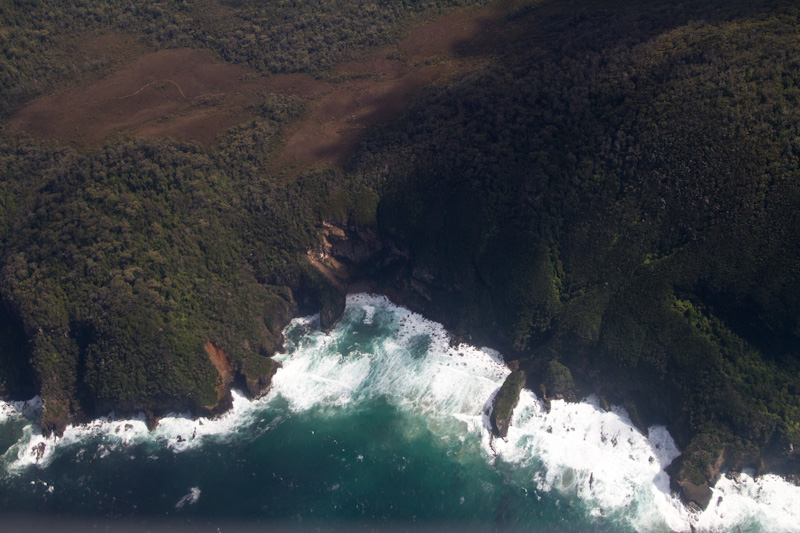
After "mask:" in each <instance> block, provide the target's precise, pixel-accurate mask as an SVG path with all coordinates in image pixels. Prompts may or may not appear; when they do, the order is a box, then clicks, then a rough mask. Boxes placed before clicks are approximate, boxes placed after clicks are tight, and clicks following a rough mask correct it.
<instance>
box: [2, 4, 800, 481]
mask: <svg viewBox="0 0 800 533" xmlns="http://www.w3.org/2000/svg"><path fill="white" fill-rule="evenodd" d="M476 3H479V2H469V1H467V0H463V1H462V0H452V1H435V0H430V1H423V2H382V3H377V2H370V1H368V0H348V1H343V2H323V1H307V2H255V1H250V0H236V1H227V2H222V1H216V0H190V1H187V2H174V1H172V0H160V1H157V2H149V3H147V4H142V5H133V6H131V5H129V4H123V3H120V2H99V1H95V0H88V1H85V2H69V3H65V2H53V1H49V0H45V1H41V2H15V3H13V4H9V5H4V6H3V7H1V8H0V21H2V23H1V24H0V54H2V56H1V57H0V63H2V70H0V94H1V95H2V96H0V114H3V115H7V114H8V113H9V112H10V111H11V110H13V109H14V108H15V107H16V106H17V105H19V104H20V102H22V101H24V100H25V99H28V98H30V97H31V96H33V95H36V94H40V93H42V92H44V91H46V90H48V89H49V88H51V87H53V85H54V84H55V83H57V82H58V83H61V82H63V80H70V79H72V80H74V79H83V80H85V79H88V78H91V77H92V76H99V75H100V74H102V73H103V72H107V71H108V70H109V69H110V68H112V67H113V65H111V64H110V63H109V64H106V63H98V64H92V63H85V62H81V56H80V55H79V54H78V55H75V54H73V52H74V51H75V46H76V45H75V41H74V39H76V38H79V37H74V36H76V35H78V36H80V34H83V33H86V32H94V33H97V32H106V31H123V32H129V33H131V34H133V35H136V36H137V39H140V40H141V42H143V43H144V44H145V45H146V46H149V47H152V48H157V47H170V46H193V47H202V48H207V49H211V50H214V51H215V52H217V53H218V54H219V56H220V57H222V58H223V59H225V60H229V61H234V62H238V63H242V64H247V65H250V66H252V67H255V68H257V69H259V70H261V71H262V72H299V71H308V72H317V73H320V72H322V71H323V70H324V69H326V68H328V67H330V66H331V65H333V64H334V63H335V62H337V61H340V60H342V59H345V58H347V57H349V55H350V54H352V53H355V52H357V51H359V50H364V49H366V48H367V47H370V46H374V45H376V44H381V43H386V42H388V41H389V40H390V39H391V38H393V37H395V36H397V35H398V32H400V31H401V28H402V23H403V22H405V21H408V20H410V19H412V18H413V17H416V16H420V15H423V14H431V13H435V12H438V11H440V10H442V9H444V8H447V7H450V6H457V5H466V4H476ZM798 17H800V11H799V10H798V8H797V7H796V6H794V5H793V4H792V3H791V2H784V1H780V0H778V1H775V2H772V3H771V4H770V5H768V6H767V5H764V6H760V5H753V4H752V3H750V2H738V1H733V2H731V1H721V0H719V1H711V2H690V3H679V2H672V1H668V0H659V1H653V2H623V3H610V4H608V5H604V4H603V3H602V2H601V3H600V4H599V5H596V3H590V4H583V3H568V2H564V3H561V2H548V3H546V4H545V5H539V4H530V5H526V6H521V7H520V9H519V10H518V11H515V12H513V13H511V14H510V15H509V16H508V17H507V18H506V20H507V21H508V23H509V26H507V27H504V28H503V31H502V32H499V33H492V32H488V34H487V35H488V40H486V41H485V42H482V43H478V45H476V46H474V47H473V48H467V47H464V48H463V50H462V53H464V54H470V53H473V51H474V50H476V49H481V50H483V51H486V50H488V51H489V52H490V53H491V61H488V62H486V63H485V66H483V67H480V68H476V69H475V70H473V71H472V72H471V73H469V74H467V75H465V76H463V77H461V78H460V79H457V80H455V81H452V82H451V83H449V84H448V85H445V86H437V87H433V88H430V89H428V90H427V91H426V92H424V93H423V94H420V95H418V96H417V98H416V100H415V104H414V105H413V106H412V107H411V108H410V109H409V110H408V112H407V113H406V115H405V116H404V117H403V118H402V120H399V121H397V122H395V123H393V124H391V125H389V126H387V127H385V128H383V129H379V130H375V131H373V132H371V133H370V135H369V136H368V137H367V138H366V139H365V140H364V141H363V143H362V145H361V147H360V149H359V150H358V151H357V153H356V156H355V157H354V158H353V160H352V161H351V162H350V163H349V164H348V166H347V168H346V169H345V170H336V169H330V168H328V169H317V170H314V171H310V172H308V173H305V174H303V175H301V176H300V177H298V178H297V179H296V180H295V179H288V178H286V177H284V176H274V175H271V173H270V170H269V169H270V168H271V167H270V161H271V157H272V154H273V150H274V148H275V147H276V146H277V145H278V143H279V142H280V131H281V127H282V126H283V124H285V123H286V121H288V120H290V119H291V118H292V117H296V116H298V115H299V114H300V113H302V111H303V107H302V103H301V102H300V101H299V100H297V99H293V98H289V97H277V96H271V97H265V98H263V99H262V100H263V101H264V102H265V103H264V105H263V106H259V107H255V108H253V109H251V110H250V111H251V112H252V114H253V120H252V121H251V122H250V123H248V124H244V125H242V126H239V127H237V128H234V129H233V130H231V131H229V132H228V133H227V134H226V135H225V136H224V137H223V138H222V139H221V141H220V143H219V148H215V149H208V150H207V149H201V148H199V147H197V146H194V145H182V144H177V143H173V142H169V141H134V140H130V139H125V138H120V139H116V140H114V141H112V142H109V143H108V144H107V145H106V146H104V147H103V148H101V149H99V150H97V151H96V152H93V153H80V152H77V151H74V150H72V149H68V148H63V147H59V146H54V145H50V144H47V143H37V142H33V141H31V140H29V139H25V138H21V137H16V136H13V135H11V134H9V133H8V132H0V176H2V179H0V243H1V246H2V255H1V256H0V300H2V306H1V307H0V309H2V312H0V319H2V320H4V323H2V324H0V334H3V333H4V334H5V335H4V340H3V346H0V348H3V349H4V354H3V356H2V357H0V364H3V365H4V366H3V368H12V367H13V371H12V372H10V374H9V375H11V374H13V375H15V376H16V375H17V372H19V373H20V374H19V376H20V377H19V379H17V378H13V379H12V378H5V380H4V381H3V382H2V384H0V385H2V386H3V387H4V392H5V393H7V394H10V393H13V392H19V393H21V392H22V391H23V390H24V389H25V388H26V387H30V386H31V384H32V383H33V384H35V385H38V386H39V387H40V388H41V391H42V393H43V395H45V396H46V397H47V398H51V399H57V400H58V402H51V403H50V404H49V405H51V408H49V409H50V410H49V411H48V413H47V416H49V417H50V419H53V420H55V419H57V418H59V417H60V416H61V415H63V414H64V413H68V411H69V410H73V411H80V410H85V411H91V410H92V406H93V405H94V406H95V407H96V408H99V407H100V406H104V405H106V404H108V403H114V402H129V403H130V404H134V405H144V406H145V407H147V406H150V405H155V404H156V403H157V402H158V401H159V400H162V399H164V398H190V399H191V400H192V401H193V402H194V404H196V405H200V406H207V405H210V404H213V403H214V401H216V396H215V395H216V391H215V386H216V385H217V384H218V383H219V377H218V376H217V375H216V373H215V371H214V368H213V367H212V366H211V365H210V363H209V361H208V356H207V355H206V354H205V352H204V350H203V344H204V342H206V341H208V340H212V341H213V342H214V343H215V344H216V345H217V346H219V347H221V348H223V349H224V350H225V351H226V353H228V355H229V357H230V359H231V363H232V364H233V366H234V367H235V368H236V369H237V370H241V371H243V372H244V373H245V374H246V375H248V376H251V377H252V376H253V375H254V374H260V373H261V372H262V371H267V370H269V371H270V372H271V363H269V362H268V361H269V360H268V359H265V358H264V356H265V355H266V354H269V353H271V352H272V351H274V350H275V349H277V348H278V346H279V343H280V335H279V332H280V328H281V325H282V323H283V321H284V320H285V319H286V317H287V316H289V315H291V314H292V313H294V312H295V311H296V310H297V309H298V307H299V309H300V310H301V311H302V312H311V311H316V310H319V309H322V311H323V317H326V318H324V321H327V322H330V321H332V320H334V319H335V316H336V314H337V310H338V309H339V308H340V306H341V290H340V289H339V288H337V287H335V286H334V285H333V284H332V283H331V282H330V281H329V280H328V279H327V278H326V277H325V276H323V275H321V274H320V273H319V272H318V271H317V270H316V269H314V268H313V267H311V266H310V265H309V263H308V261H307V259H306V257H305V252H306V251H307V250H309V249H310V248H312V247H313V246H314V245H316V244H317V243H318V240H319V236H318V225H319V224H320V223H321V222H322V221H323V220H329V221H334V222H339V223H346V224H349V225H351V226H367V227H373V228H374V227H377V228H378V229H379V230H380V231H381V232H382V235H383V236H384V237H387V238H389V239H391V240H393V242H397V243H401V244H402V246H406V247H407V248H408V251H409V257H410V259H409V261H410V263H411V264H410V265H409V266H410V268H409V269H408V271H409V274H410V275H413V276H415V281H418V282H422V281H424V282H425V283H426V284H427V285H428V286H429V288H430V289H431V291H432V293H433V294H434V295H435V296H436V298H437V301H438V303H439V304H440V305H441V306H442V307H443V308H446V309H448V311H449V312H448V317H449V320H450V324H449V325H450V326H451V327H453V328H454V329H455V331H456V332H457V333H459V334H464V333H468V332H472V333H475V334H476V336H479V337H481V338H483V339H491V340H492V341H493V342H495V343H497V344H498V345H500V346H502V347H503V348H504V349H507V350H508V351H509V353H515V354H516V355H518V356H520V357H522V358H524V359H523V367H524V368H527V367H530V368H536V365H541V363H542V361H548V362H549V365H548V367H547V369H546V370H545V372H546V376H544V377H543V378H541V379H542V380H543V381H545V382H547V383H549V384H548V385H546V386H547V388H548V390H550V388H552V389H553V390H554V391H555V390H557V389H561V388H563V389H565V390H566V389H567V388H569V389H572V387H573V385H575V387H576V388H580V387H589V388H591V389H595V390H599V391H600V392H602V393H603V395H604V396H606V397H608V398H609V399H610V400H614V401H620V402H626V401H627V402H628V403H627V405H629V406H631V408H632V409H633V408H636V412H637V413H638V415H637V418H642V419H644V421H645V422H649V421H666V422H667V423H669V425H670V429H671V430H672V431H673V433H674V434H675V435H676V437H677V438H678V440H679V443H680V444H681V445H682V446H684V447H685V449H686V450H687V451H686V458H687V459H686V461H685V462H684V465H683V467H684V469H685V471H686V472H688V475H689V477H690V478H691V479H693V480H695V481H696V482H697V484H701V483H702V481H703V480H704V479H706V478H709V477H713V476H712V474H713V469H709V468H708V467H709V465H711V464H712V463H716V462H717V461H718V459H719V457H720V456H721V454H723V452H724V454H727V455H726V457H734V456H736V457H740V458H742V459H741V460H742V461H744V460H745V458H747V457H750V456H752V455H754V454H755V452H753V450H761V449H767V448H770V449H784V450H785V449H788V448H789V445H793V446H794V447H795V449H797V448H798V446H800V407H798V406H800V318H798V317H800V235H799V234H798V228H800V220H798V217H799V216H800V215H798V212H800V179H798V173H799V172H800V145H798V139H800V105H798V104H800V100H799V99H800V77H799V76H798V72H800V41H798V40H797V38H796V34H797V32H796V28H797V20H798ZM471 50H472V51H471ZM73 56H74V57H73ZM34 74H35V75H34ZM325 74H327V75H331V73H330V72H328V73H325ZM295 300H296V304H295ZM2 313H5V315H3V314H2ZM327 325H329V324H327ZM22 338H24V339H25V342H21V341H20V339H22ZM556 357H557V359H555V358H556ZM6 365H8V366H6ZM526 365H527V366H526ZM541 366H543V365H541ZM540 370H541V367H540ZM26 372H27V374H26ZM512 376H515V374H512ZM514 379H517V380H518V379H524V378H518V377H515V378H514ZM15 380H16V381H15ZM517 384H518V383H517ZM518 385H519V384H518ZM515 386H516V385H515ZM519 386H521V385H519ZM137 402H138V404H137ZM148 402H149V403H148ZM501 407H502V408H504V407H503V406H501ZM509 412H510V408H509Z"/></svg>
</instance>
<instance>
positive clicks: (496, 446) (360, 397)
mask: <svg viewBox="0 0 800 533" xmlns="http://www.w3.org/2000/svg"><path fill="white" fill-rule="evenodd" d="M317 323H318V321H317V320H316V319H315V318H314V317H306V318H301V319H296V320H294V321H293V322H292V324H291V325H290V326H289V328H287V339H288V340H287V347H288V351H287V353H286V354H281V355H278V356H277V357H276V359H278V360H280V361H282V363H283V367H282V368H281V369H279V370H278V372H277V373H276V375H275V376H274V378H273V385H272V389H271V391H270V393H269V394H268V395H266V396H265V397H262V398H261V399H259V400H257V401H255V402H251V401H249V400H247V399H246V398H245V397H244V396H243V395H242V394H241V393H239V392H237V391H233V408H232V409H231V410H230V411H229V412H227V413H225V414H223V415H221V416H219V417H217V418H214V419H207V418H200V419H196V420H193V419H191V418H189V417H188V416H186V415H180V414H175V415H170V416H167V417H165V418H162V419H161V420H160V422H159V424H158V427H157V428H156V429H155V430H153V431H148V430H147V426H146V423H145V420H144V417H143V416H141V417H138V418H134V419H128V420H116V419H115V418H114V416H113V413H112V414H111V415H109V416H108V417H105V418H101V419H98V420H96V421H93V422H91V423H89V424H85V425H77V426H69V427H68V428H67V429H66V431H65V432H64V435H63V437H61V438H58V437H55V436H51V437H48V438H45V437H43V436H42V434H41V431H40V430H39V428H38V426H37V424H36V422H35V421H36V420H37V419H38V416H40V413H41V400H40V399H38V398H34V399H33V400H31V401H30V402H5V403H3V402H0V424H9V423H11V422H16V423H18V425H19V422H20V421H25V425H24V427H23V428H22V430H21V436H20V438H19V440H18V441H17V442H16V443H15V444H12V445H11V446H10V447H9V448H8V450H7V451H6V452H5V454H4V455H3V457H2V468H3V470H4V471H5V475H6V476H24V475H26V473H28V472H30V469H37V468H38V469H43V468H47V467H48V465H50V464H51V463H52V461H53V460H54V459H55V458H56V457H58V456H59V454H67V455H68V454H74V455H75V457H79V456H80V455H81V454H83V453H84V452H85V451H86V450H87V449H89V448H90V446H89V444H90V443H91V452H90V453H92V459H93V460H99V461H102V460H103V459H104V458H105V457H108V456H109V455H110V454H118V453H126V451H127V450H129V449H130V448H131V446H136V445H144V446H145V447H147V446H149V447H151V448H158V449H162V450H171V451H172V452H174V453H182V452H185V451H187V450H190V449H199V448H200V447H202V446H204V445H207V444H210V443H212V442H221V441H233V444H234V445H235V439H237V438H248V436H247V435H248V429H247V428H252V427H254V424H256V423H257V422H258V421H259V420H261V421H263V420H265V419H271V420H273V422H271V423H272V424H276V423H280V420H282V418H281V417H280V416H279V417H272V418H270V416H268V414H269V413H272V414H274V413H275V412H278V411H280V412H282V413H283V412H285V417H291V416H300V415H302V414H303V413H306V412H309V411H311V410H320V409H322V410H326V409H327V410H336V411H341V410H347V409H350V408H353V407H357V406H364V405H369V403H370V402H374V401H378V400H380V401H384V402H388V403H389V404H391V405H393V406H394V407H395V408H397V409H400V410H406V411H408V412H410V413H415V414H417V415H424V416H425V417H426V419H427V420H428V423H427V431H429V432H431V434H433V435H435V436H436V437H437V438H440V439H442V440H443V441H451V442H452V441H453V440H454V439H455V440H460V441H461V442H464V441H465V440H472V441H474V442H476V443H478V444H479V445H477V446H475V447H473V448H470V450H473V449H474V450H476V451H475V452H474V453H478V454H480V455H481V456H482V459H481V460H482V461H483V462H484V463H485V464H487V465H490V466H492V467H493V468H494V467H501V466H502V465H513V469H512V470H513V475H512V476H510V477H509V478H508V479H507V480H506V482H508V483H512V484H514V483H516V484H518V486H519V488H520V490H522V491H525V492H526V493H527V492H528V490H529V489H530V490H531V491H534V492H538V493H548V494H551V495H554V496H556V497H557V498H558V500H559V501H561V500H563V501H565V502H572V503H571V504H570V505H576V506H578V507H579V508H581V509H585V513H586V517H587V520H590V521H595V522H596V523H598V524H616V525H619V527H621V528H624V529H634V530H638V531H670V530H673V531H688V530H690V528H692V527H694V528H696V529H697V530H700V531H728V530H735V529H736V528H737V527H738V528H741V529H742V530H753V531H798V528H799V527H800V526H798V524H800V488H798V487H796V486H793V485H791V484H789V483H787V482H786V481H785V480H783V479H781V478H779V477H777V476H761V477H759V478H757V479H753V478H752V477H751V476H749V475H747V474H741V475H738V476H737V477H736V478H734V477H723V478H722V479H720V481H719V482H718V483H717V485H716V487H715V488H714V489H713V490H714V498H713V499H712V502H711V505H710V506H709V508H708V509H707V510H706V511H705V512H703V513H695V512H692V511H690V510H689V509H687V508H686V507H685V506H683V504H682V503H681V502H680V501H679V500H678V498H677V497H676V496H675V495H673V494H672V493H671V491H670V489H669V478H668V476H667V475H666V473H665V472H664V469H665V468H666V467H667V466H668V465H669V464H670V463H671V462H672V460H673V459H675V458H676V457H677V456H678V455H679V453H680V452H679V450H678V449H677V447H676V446H675V443H674V441H673V440H672V438H671V437H670V435H669V433H668V432H667V430H666V429H665V428H664V427H660V426H654V427H651V428H649V431H648V434H647V435H643V434H641V433H640V432H639V431H638V430H637V429H636V428H635V427H634V426H633V424H632V423H631V421H630V419H629V418H628V416H627V413H626V412H625V410H624V409H621V408H617V407H615V408H612V409H611V410H610V411H605V410H604V409H602V408H600V407H599V406H598V402H597V400H596V399H595V398H592V397H590V398H587V399H586V400H585V401H583V402H580V403H567V402H564V401H552V402H551V408H550V411H549V412H548V411H547V410H546V409H545V408H544V406H543V404H542V402H541V401H540V400H539V399H538V398H537V397H536V395H535V394H533V393H532V392H530V391H528V390H523V391H522V394H521V395H520V399H519V403H518V405H517V407H516V409H515V411H514V416H513V418H512V423H511V427H510V429H509V432H508V436H507V438H506V439H498V438H494V437H493V436H492V435H491V430H490V427H489V422H488V414H489V410H490V408H491V404H492V398H493V396H494V395H495V394H496V393H497V390H498V389H499V387H500V386H501V385H502V383H503V380H504V379H505V378H506V376H507V375H508V374H509V370H508V368H507V367H506V366H505V365H504V364H503V361H502V356H501V355H500V354H499V353H497V352H495V351H493V350H490V349H486V348H484V349H479V348H476V347H473V346H467V345H463V344H462V345H459V346H452V345H451V342H450V337H449V335H448V333H447V331H446V330H445V329H444V328H443V326H442V325H441V324H438V323H435V322H432V321H429V320H426V319H425V318H423V317H422V316H420V315H417V314H415V313H412V312H411V311H408V310H407V309H404V308H402V307H398V306H395V305H394V304H392V303H391V302H390V301H389V300H388V299H386V298H385V297H382V296H375V295H367V294H357V295H351V296H349V297H348V301H347V308H346V311H345V316H344V317H343V319H342V321H341V322H340V324H339V325H338V326H337V327H336V328H334V329H333V330H332V331H331V332H330V333H329V334H326V333H323V332H321V331H319V330H318V329H316V328H315V327H314V326H315V324H317ZM281 416H284V415H281ZM260 430H261V431H262V432H263V431H266V432H267V433H268V432H269V430H270V426H267V427H266V428H263V427H262V428H261V429H260ZM267 437H268V435H267ZM188 486H191V485H188ZM184 494H185V496H183V497H182V498H181V499H180V500H179V501H178V503H176V504H173V505H174V507H175V509H180V508H182V507H184V506H192V507H195V506H200V505H202V501H203V500H201V499H200V488H199V487H192V488H191V489H190V490H189V492H188V493H184ZM533 505H535V503H533Z"/></svg>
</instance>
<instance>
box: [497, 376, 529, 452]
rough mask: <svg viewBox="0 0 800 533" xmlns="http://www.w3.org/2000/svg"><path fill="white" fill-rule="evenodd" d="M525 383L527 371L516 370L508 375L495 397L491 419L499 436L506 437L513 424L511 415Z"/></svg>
mask: <svg viewBox="0 0 800 533" xmlns="http://www.w3.org/2000/svg"><path fill="white" fill-rule="evenodd" d="M524 385H525V372H524V371H522V370H514V371H513V372H511V374H509V375H508V377H507V378H506V380H505V381H504V382H503V385H502V386H501V387H500V390H499V391H498V392H497V395H496V396H495V397H494V403H493V405H492V414H491V415H489V420H490V421H491V423H492V432H493V433H494V434H495V436H497V437H501V438H506V436H507V435H508V427H509V426H510V425H511V416H512V415H513V414H514V408H515V407H516V406H517V402H519V394H520V392H521V391H522V387H523V386H524Z"/></svg>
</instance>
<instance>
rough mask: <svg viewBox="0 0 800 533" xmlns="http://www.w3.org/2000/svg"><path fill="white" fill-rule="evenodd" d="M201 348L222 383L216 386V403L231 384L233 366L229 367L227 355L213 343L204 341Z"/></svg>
mask: <svg viewBox="0 0 800 533" xmlns="http://www.w3.org/2000/svg"><path fill="white" fill-rule="evenodd" d="M203 348H205V350H206V353H207V354H208V357H209V358H210V359H211V363H212V364H213V365H214V368H216V369H217V372H218V373H219V377H220V379H221V380H222V383H221V384H220V385H219V386H217V401H220V400H221V399H222V397H223V396H224V395H225V394H226V393H227V391H228V387H230V385H231V383H233V366H231V362H230V360H228V354H226V353H225V351H224V350H223V349H222V348H219V347H218V346H216V345H215V344H214V343H213V342H211V341H206V343H205V344H204V345H203Z"/></svg>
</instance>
